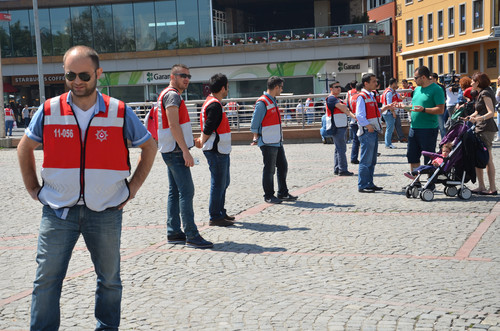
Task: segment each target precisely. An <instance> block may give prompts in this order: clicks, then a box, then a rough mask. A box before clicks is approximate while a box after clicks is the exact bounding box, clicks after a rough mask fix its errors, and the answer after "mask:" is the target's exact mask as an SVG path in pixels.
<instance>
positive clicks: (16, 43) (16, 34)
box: [10, 10, 33, 56]
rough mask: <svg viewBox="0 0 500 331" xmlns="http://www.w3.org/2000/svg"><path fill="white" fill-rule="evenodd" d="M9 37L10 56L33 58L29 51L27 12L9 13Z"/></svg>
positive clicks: (29, 38) (30, 42)
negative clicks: (10, 17)
mask: <svg viewBox="0 0 500 331" xmlns="http://www.w3.org/2000/svg"><path fill="white" fill-rule="evenodd" d="M10 14H11V16H12V20H11V21H10V37H11V38H12V50H13V51H14V52H13V54H12V56H33V52H32V49H31V46H32V44H33V43H32V41H31V31H30V17H29V11H28V10H13V11H11V12H10Z"/></svg>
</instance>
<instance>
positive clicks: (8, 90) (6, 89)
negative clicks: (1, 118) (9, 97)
mask: <svg viewBox="0 0 500 331" xmlns="http://www.w3.org/2000/svg"><path fill="white" fill-rule="evenodd" d="M3 91H4V92H5V93H14V92H17V88H15V87H14V86H12V85H10V84H9V83H3Z"/></svg>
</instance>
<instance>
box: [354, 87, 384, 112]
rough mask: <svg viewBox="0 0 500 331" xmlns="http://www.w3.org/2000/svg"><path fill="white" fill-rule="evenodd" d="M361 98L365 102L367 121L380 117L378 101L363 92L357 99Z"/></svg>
mask: <svg viewBox="0 0 500 331" xmlns="http://www.w3.org/2000/svg"><path fill="white" fill-rule="evenodd" d="M359 97H362V98H363V100H364V101H365V110H366V119H371V118H378V117H380V110H379V109H378V105H377V101H376V100H375V99H374V98H372V97H371V96H369V95H368V94H366V92H363V91H361V92H359V94H358V97H357V98H359ZM357 98H356V99H357Z"/></svg>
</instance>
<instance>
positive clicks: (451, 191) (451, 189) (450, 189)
mask: <svg viewBox="0 0 500 331" xmlns="http://www.w3.org/2000/svg"><path fill="white" fill-rule="evenodd" d="M457 193H458V189H457V187H456V186H447V187H445V188H444V194H446V195H447V196H449V197H454V196H455V195H457Z"/></svg>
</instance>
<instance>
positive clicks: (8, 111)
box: [4, 108, 14, 120]
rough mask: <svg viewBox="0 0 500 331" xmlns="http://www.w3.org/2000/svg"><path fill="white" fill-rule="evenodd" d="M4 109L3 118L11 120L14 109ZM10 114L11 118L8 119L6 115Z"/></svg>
mask: <svg viewBox="0 0 500 331" xmlns="http://www.w3.org/2000/svg"><path fill="white" fill-rule="evenodd" d="M4 110H5V119H6V120H13V119H14V111H13V110H12V109H10V108H4ZM8 116H10V117H12V119H8V118H7V117H8Z"/></svg>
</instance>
